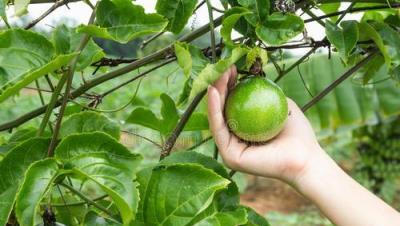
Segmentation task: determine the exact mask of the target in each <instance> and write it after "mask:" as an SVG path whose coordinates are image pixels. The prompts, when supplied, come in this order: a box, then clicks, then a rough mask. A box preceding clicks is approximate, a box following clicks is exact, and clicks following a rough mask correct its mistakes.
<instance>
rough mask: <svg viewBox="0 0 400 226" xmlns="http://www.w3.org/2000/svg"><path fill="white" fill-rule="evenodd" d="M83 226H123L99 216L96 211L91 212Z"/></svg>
mask: <svg viewBox="0 0 400 226" xmlns="http://www.w3.org/2000/svg"><path fill="white" fill-rule="evenodd" d="M82 226H122V224H120V223H118V222H116V221H114V220H112V219H108V218H104V217H103V216H99V215H98V214H97V213H96V212H94V211H89V212H88V213H87V214H86V216H85V219H84V222H83V223H82Z"/></svg>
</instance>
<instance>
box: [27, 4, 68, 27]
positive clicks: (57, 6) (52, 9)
mask: <svg viewBox="0 0 400 226" xmlns="http://www.w3.org/2000/svg"><path fill="white" fill-rule="evenodd" d="M68 2H70V0H59V1H56V2H55V3H54V4H53V5H52V6H51V7H50V8H49V9H48V10H47V11H46V12H44V13H43V14H42V15H41V16H39V17H38V18H36V19H34V20H32V21H31V22H30V23H29V24H28V25H26V26H25V27H24V28H25V29H26V30H28V29H31V28H32V27H34V26H35V25H36V24H38V23H39V22H40V21H42V20H43V19H44V18H46V17H47V16H48V15H50V13H52V12H53V11H55V10H56V9H58V8H59V7H61V6H63V5H65V4H67V3H68Z"/></svg>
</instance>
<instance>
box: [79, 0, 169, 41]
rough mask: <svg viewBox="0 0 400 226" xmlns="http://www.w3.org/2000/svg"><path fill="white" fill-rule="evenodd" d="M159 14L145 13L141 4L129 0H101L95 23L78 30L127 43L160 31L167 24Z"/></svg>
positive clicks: (80, 27)
mask: <svg viewBox="0 0 400 226" xmlns="http://www.w3.org/2000/svg"><path fill="white" fill-rule="evenodd" d="M167 23H168V22H167V20H166V19H164V18H163V17H162V16H161V15H158V14H155V13H150V14H146V13H145V12H144V9H143V7H142V6H139V5H134V4H133V3H132V1H130V0H101V2H100V3H99V5H98V8H97V11H96V25H97V26H96V25H87V26H84V25H81V26H79V27H78V29H77V30H78V32H85V33H88V34H90V35H92V36H94V37H99V38H105V39H111V40H114V41H117V42H120V43H127V42H129V41H131V40H133V39H135V38H137V37H141V36H144V35H149V34H152V33H156V32H161V31H163V30H164V28H165V27H166V26H167Z"/></svg>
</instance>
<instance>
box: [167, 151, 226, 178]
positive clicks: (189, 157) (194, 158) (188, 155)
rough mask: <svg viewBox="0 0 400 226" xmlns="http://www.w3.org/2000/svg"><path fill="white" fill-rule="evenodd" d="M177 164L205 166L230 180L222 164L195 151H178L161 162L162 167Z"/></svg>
mask: <svg viewBox="0 0 400 226" xmlns="http://www.w3.org/2000/svg"><path fill="white" fill-rule="evenodd" d="M177 163H196V164H200V165H202V166H204V167H205V168H207V169H210V170H212V171H214V172H215V173H217V174H218V175H220V176H222V177H224V178H227V179H228V178H229V175H228V172H227V171H226V170H225V168H224V166H223V165H221V163H219V162H217V161H216V160H215V159H213V158H211V157H209V156H206V155H203V154H200V153H198V152H194V151H178V152H173V153H172V154H171V155H169V156H168V157H166V158H164V159H163V160H161V161H160V163H159V164H160V165H171V164H177Z"/></svg>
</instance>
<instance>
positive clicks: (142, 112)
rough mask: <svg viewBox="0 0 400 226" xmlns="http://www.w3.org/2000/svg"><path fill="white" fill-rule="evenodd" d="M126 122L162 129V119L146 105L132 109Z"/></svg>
mask: <svg viewBox="0 0 400 226" xmlns="http://www.w3.org/2000/svg"><path fill="white" fill-rule="evenodd" d="M126 122H128V123H132V124H137V125H142V126H144V127H147V128H150V129H154V130H157V131H160V128H161V121H160V119H158V118H157V116H156V115H155V114H154V113H153V112H152V111H151V110H150V109H147V108H144V107H138V108H136V109H135V110H133V111H132V113H131V114H130V115H129V117H128V118H127V119H126Z"/></svg>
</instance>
